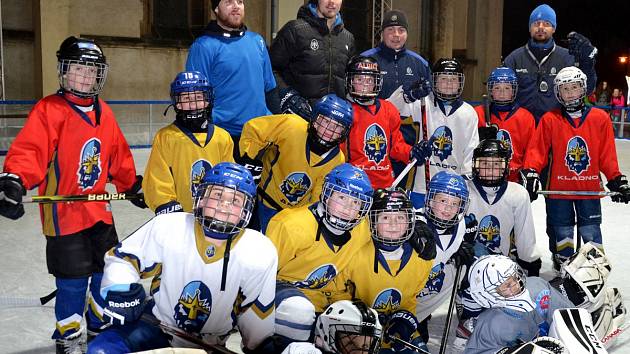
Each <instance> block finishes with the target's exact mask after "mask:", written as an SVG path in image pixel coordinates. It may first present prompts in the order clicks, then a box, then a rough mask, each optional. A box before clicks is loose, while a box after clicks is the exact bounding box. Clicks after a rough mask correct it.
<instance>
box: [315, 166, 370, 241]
mask: <svg viewBox="0 0 630 354" xmlns="http://www.w3.org/2000/svg"><path fill="white" fill-rule="evenodd" d="M372 193H373V189H372V185H371V184H370V180H369V178H368V176H367V174H366V173H365V172H363V170H361V169H359V168H357V167H354V166H352V165H351V164H349V163H344V164H341V165H339V166H337V167H335V168H333V169H332V170H331V171H330V172H328V174H327V175H326V177H324V185H323V186H322V193H321V195H320V205H321V206H322V208H323V215H324V222H325V223H326V224H328V225H329V226H330V227H332V228H334V229H337V230H343V231H349V230H352V228H354V227H355V226H357V225H358V224H359V223H360V222H361V220H362V219H363V217H365V215H367V213H368V211H369V210H370V206H371V205H372Z"/></svg>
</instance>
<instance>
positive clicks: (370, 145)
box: [363, 123, 387, 163]
mask: <svg viewBox="0 0 630 354" xmlns="http://www.w3.org/2000/svg"><path fill="white" fill-rule="evenodd" d="M363 151H364V152H365V156H367V158H368V160H369V161H372V162H375V163H381V161H383V160H384V159H385V155H387V136H386V135H385V131H384V130H383V128H381V126H380V125H378V124H376V123H374V124H372V125H370V126H369V127H368V128H367V130H366V131H365V136H364V137H363Z"/></svg>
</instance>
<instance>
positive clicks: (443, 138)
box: [430, 125, 453, 161]
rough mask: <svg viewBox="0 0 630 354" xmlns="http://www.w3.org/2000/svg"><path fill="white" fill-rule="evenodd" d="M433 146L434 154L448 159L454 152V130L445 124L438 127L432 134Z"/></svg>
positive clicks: (442, 158) (441, 158)
mask: <svg viewBox="0 0 630 354" xmlns="http://www.w3.org/2000/svg"><path fill="white" fill-rule="evenodd" d="M430 141H431V147H432V150H433V156H437V157H439V158H440V161H444V160H446V159H447V158H448V157H449V156H451V154H452V153H453V132H451V129H450V128H449V127H447V126H445V125H443V126H441V127H438V128H437V129H435V131H434V132H433V135H431V140H430Z"/></svg>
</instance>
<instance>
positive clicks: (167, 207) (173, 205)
mask: <svg viewBox="0 0 630 354" xmlns="http://www.w3.org/2000/svg"><path fill="white" fill-rule="evenodd" d="M180 211H184V208H182V205H181V204H179V203H178V202H176V201H174V200H172V201H170V202H168V203H164V204H162V205H160V206H159V207H157V208H155V215H162V214H170V213H177V212H180Z"/></svg>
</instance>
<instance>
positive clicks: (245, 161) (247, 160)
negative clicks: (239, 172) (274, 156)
mask: <svg viewBox="0 0 630 354" xmlns="http://www.w3.org/2000/svg"><path fill="white" fill-rule="evenodd" d="M237 162H238V164H239V165H241V166H243V167H245V168H246V169H248V170H249V172H250V173H251V174H252V177H254V183H256V185H258V183H259V182H260V176H261V175H262V171H263V164H262V162H261V161H260V160H257V159H252V158H251V157H249V156H247V155H243V156H241V158H240V159H239V160H238V161H237Z"/></svg>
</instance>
